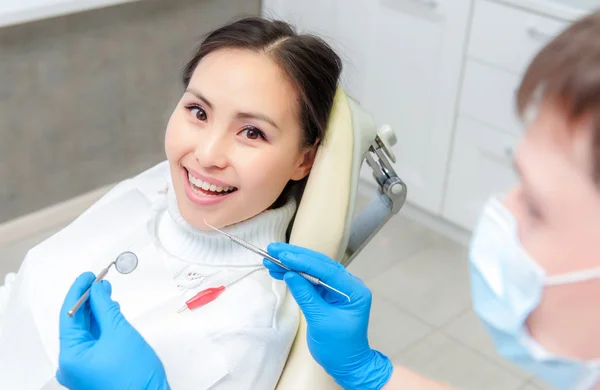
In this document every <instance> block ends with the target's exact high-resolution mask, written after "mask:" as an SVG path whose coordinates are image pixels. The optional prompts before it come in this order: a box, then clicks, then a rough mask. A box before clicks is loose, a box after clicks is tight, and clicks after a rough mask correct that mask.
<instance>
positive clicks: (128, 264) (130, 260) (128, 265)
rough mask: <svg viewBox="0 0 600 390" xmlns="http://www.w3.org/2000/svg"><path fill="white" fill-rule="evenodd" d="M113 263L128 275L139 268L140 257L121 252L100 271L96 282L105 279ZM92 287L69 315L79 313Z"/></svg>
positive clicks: (118, 269)
mask: <svg viewBox="0 0 600 390" xmlns="http://www.w3.org/2000/svg"><path fill="white" fill-rule="evenodd" d="M113 264H114V265H115V268H116V269H117V271H118V272H119V273H120V274H123V275H127V274H130V273H132V272H133V271H134V270H135V269H136V268H137V265H138V257H137V256H136V255H135V253H133V252H123V253H121V254H120V255H119V256H117V258H116V259H115V260H114V261H111V262H110V264H109V265H108V267H106V268H104V269H103V270H102V271H100V273H99V274H98V276H97V277H96V280H94V283H96V282H99V281H101V280H102V279H104V277H105V276H106V274H107V273H108V270H109V269H110V267H112V265H113ZM91 288H92V286H90V287H88V289H87V290H85V293H83V295H82V296H81V298H79V299H78V300H77V302H76V303H75V305H73V307H72V308H71V310H69V312H68V313H67V314H68V316H69V317H73V316H74V315H75V313H77V310H79V308H80V307H81V305H83V302H85V300H86V299H87V297H88V296H89V295H90V289H91Z"/></svg>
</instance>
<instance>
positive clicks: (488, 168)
mask: <svg viewBox="0 0 600 390" xmlns="http://www.w3.org/2000/svg"><path fill="white" fill-rule="evenodd" d="M518 140H519V137H518V136H517V135H513V134H510V133H508V132H503V131H500V130H496V129H494V128H491V127H488V126H486V125H484V124H482V123H481V122H478V121H476V120H474V119H471V118H468V117H460V118H459V120H458V122H457V126H456V136H455V138H454V148H453V152H452V161H451V163H450V172H449V175H448V186H447V190H446V197H445V200H444V212H443V216H444V217H445V218H447V219H448V220H450V221H452V222H453V223H455V224H457V225H459V226H461V227H463V228H465V229H467V230H472V229H473V228H474V227H475V224H476V222H477V218H478V217H479V214H480V212H481V210H482V207H483V206H484V204H485V202H486V201H487V199H488V198H489V197H490V196H491V195H495V194H500V193H504V192H506V191H507V190H508V189H510V187H512V186H513V185H514V184H516V183H517V176H516V175H515V173H514V171H513V169H512V158H513V155H514V150H515V148H516V144H517V142H518Z"/></svg>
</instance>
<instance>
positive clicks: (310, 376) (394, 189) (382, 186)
mask: <svg viewBox="0 0 600 390" xmlns="http://www.w3.org/2000/svg"><path fill="white" fill-rule="evenodd" d="M395 143H396V137H395V134H394V132H393V131H392V129H391V128H390V127H389V126H383V127H381V128H380V129H377V127H376V125H375V123H374V121H373V119H372V118H371V116H370V115H369V114H367V113H366V112H365V111H363V110H362V109H361V107H360V106H359V105H358V103H357V102H355V101H354V100H353V99H352V98H350V97H349V96H347V95H346V94H345V93H344V91H343V89H342V88H341V87H338V90H337V92H336V95H335V99H334V104H333V108H332V112H331V116H330V119H329V123H328V125H327V132H326V135H325V139H324V140H323V142H322V143H321V146H320V147H319V150H318V151H317V155H316V158H315V162H314V165H313V168H312V170H311V173H310V175H309V178H308V182H307V184H306V189H305V191H304V194H303V196H302V200H301V202H300V205H299V207H298V212H297V215H296V218H295V221H294V224H293V226H292V231H291V236H290V243H291V244H294V245H299V246H303V247H306V248H310V249H313V250H316V251H318V252H321V253H324V254H326V255H328V256H329V257H331V258H332V259H334V260H337V261H339V262H341V263H342V264H343V265H344V266H348V265H349V264H350V262H351V261H352V260H353V259H354V258H355V257H356V255H357V254H358V253H359V252H360V251H361V250H362V249H363V248H364V246H365V245H366V244H367V243H368V242H369V241H370V240H371V239H372V238H373V236H374V235H375V234H376V233H377V232H378V231H379V229H381V227H382V226H383V225H384V224H385V223H386V222H387V221H388V220H389V219H390V218H391V217H392V216H393V215H394V214H396V213H397V212H398V211H399V210H400V208H401V207H402V206H403V204H404V201H405V200H406V194H407V188H406V185H405V184H404V182H403V181H402V180H400V178H398V176H397V175H396V173H395V172H394V169H393V167H392V165H391V162H395V156H394V154H393V151H392V149H391V147H392V146H393V145H394V144H395ZM365 160H366V162H367V164H368V165H369V166H370V167H371V168H372V169H373V178H374V180H375V181H376V183H377V185H378V187H379V191H378V194H377V196H375V197H374V198H373V199H372V200H371V201H370V203H369V204H368V205H367V206H366V207H365V209H364V210H363V211H362V212H361V213H360V214H359V215H357V216H356V217H355V216H354V214H355V213H354V208H355V204H356V197H357V192H358V183H359V178H360V170H361V166H362V163H363V161H365ZM390 161H391V162H390ZM298 310H300V309H299V308H298ZM339 388H340V387H339V386H338V385H337V384H336V383H335V381H334V380H333V379H332V378H331V377H330V376H329V375H328V374H327V373H326V372H325V371H324V370H323V369H322V368H321V367H320V366H319V365H318V364H317V363H316V362H315V361H314V359H313V358H312V356H311V354H310V352H309V350H308V345H307V342H306V320H305V318H304V316H302V314H301V316H300V326H299V328H298V332H297V334H296V338H295V340H294V344H293V346H292V349H291V351H290V354H289V356H288V359H287V362H286V365H285V368H284V370H283V372H282V374H281V377H280V378H279V383H278V385H277V390H297V389H302V390H308V389H311V390H312V389H318V390H329V389H339Z"/></svg>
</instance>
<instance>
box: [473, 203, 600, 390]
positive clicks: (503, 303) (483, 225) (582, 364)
mask: <svg viewBox="0 0 600 390" xmlns="http://www.w3.org/2000/svg"><path fill="white" fill-rule="evenodd" d="M469 263H470V274H471V294H472V299H473V308H474V310H475V312H476V313H477V315H478V316H479V318H480V319H481V321H482V322H483V324H484V325H485V327H486V329H487V331H488V333H489V334H490V336H491V337H492V339H493V341H494V344H495V345H496V349H497V351H498V353H499V354H501V355H502V356H504V357H506V358H507V359H509V360H511V361H512V362H513V363H515V364H516V365H518V366H520V367H522V368H523V369H525V370H527V371H529V372H531V373H533V374H534V375H535V376H537V377H538V378H540V379H542V380H545V381H546V382H548V383H549V384H551V385H553V386H555V387H556V388H557V389H560V390H591V389H593V388H594V386H595V385H596V384H597V383H598V382H600V380H599V379H600V360H594V361H579V360H575V359H572V358H566V357H561V356H556V355H554V354H552V353H550V352H549V351H547V350H546V349H544V348H543V347H542V346H541V345H540V344H539V343H538V342H537V341H535V340H534V339H533V338H532V337H531V335H530V334H529V332H528V330H527V326H526V324H525V321H526V320H527V317H528V316H529V314H530V313H531V312H532V311H533V310H534V309H535V308H536V307H537V306H538V305H539V304H540V301H541V298H542V295H543V292H544V287H545V286H550V285H562V284H569V283H577V282H582V281H585V280H590V279H597V278H600V269H598V268H596V269H593V270H586V271H577V272H572V273H569V274H564V275H556V276H554V275H553V276H547V275H546V273H545V271H544V270H543V269H542V268H541V267H540V266H539V265H538V264H537V263H536V262H535V261H533V260H532V259H531V257H530V256H529V255H528V254H527V253H526V252H525V250H524V249H523V247H522V246H521V243H520V241H519V238H518V235H517V225H516V221H515V219H514V217H513V216H512V215H511V213H510V212H509V211H508V210H507V209H506V208H505V207H504V205H503V204H502V203H501V202H500V201H499V200H498V199H496V198H493V199H491V200H490V202H489V203H488V204H487V206H486V208H485V211H484V213H483V216H482V218H481V220H480V221H479V224H478V226H477V228H476V229H475V232H474V234H473V241H472V243H471V248H470V251H469ZM573 331H576V330H573Z"/></svg>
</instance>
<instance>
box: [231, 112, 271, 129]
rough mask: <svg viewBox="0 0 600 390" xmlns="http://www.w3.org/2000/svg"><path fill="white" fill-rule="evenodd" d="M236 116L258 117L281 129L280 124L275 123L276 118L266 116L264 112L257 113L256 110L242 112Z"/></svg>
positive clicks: (239, 117) (243, 117)
mask: <svg viewBox="0 0 600 390" xmlns="http://www.w3.org/2000/svg"><path fill="white" fill-rule="evenodd" d="M236 117H237V118H238V119H258V120H260V121H263V122H267V123H268V124H270V125H271V126H273V127H274V128H276V129H277V130H281V129H280V128H279V126H277V124H276V123H275V121H274V120H272V119H271V118H269V117H268V116H266V115H264V114H260V113H255V112H240V113H238V114H237V115H236Z"/></svg>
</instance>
